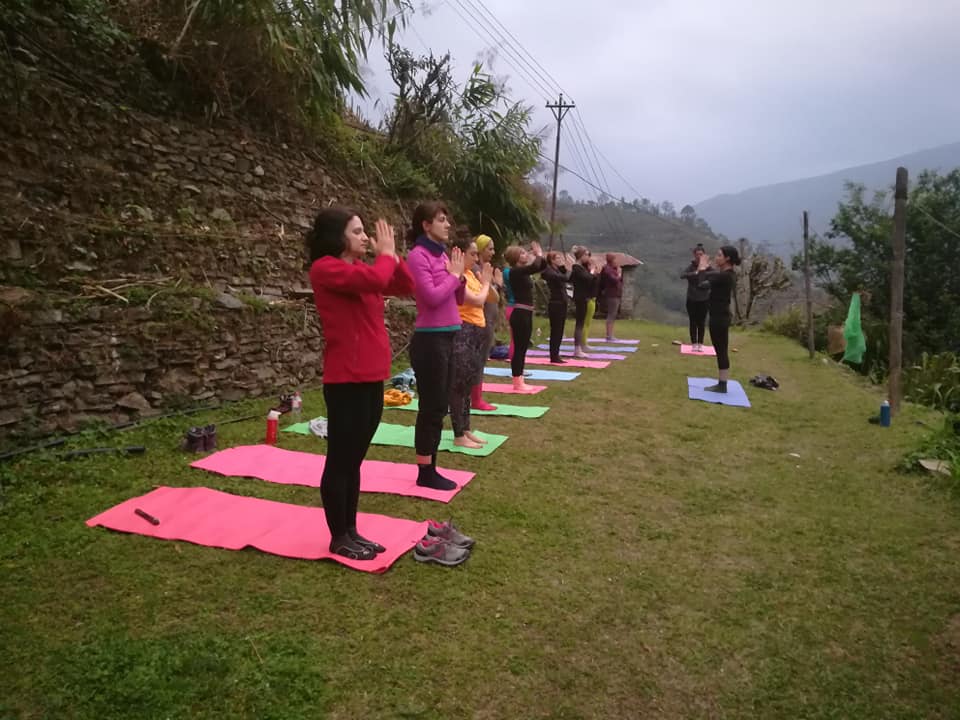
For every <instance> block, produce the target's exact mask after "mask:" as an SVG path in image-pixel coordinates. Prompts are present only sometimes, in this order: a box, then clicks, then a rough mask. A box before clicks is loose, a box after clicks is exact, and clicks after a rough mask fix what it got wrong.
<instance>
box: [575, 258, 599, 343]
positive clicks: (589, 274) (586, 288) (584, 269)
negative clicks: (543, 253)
mask: <svg viewBox="0 0 960 720" xmlns="http://www.w3.org/2000/svg"><path fill="white" fill-rule="evenodd" d="M573 257H574V259H575V260H576V262H575V263H574V265H573V268H572V269H571V270H570V284H571V285H573V308H574V313H575V314H574V317H575V323H574V326H573V356H574V357H575V358H585V357H586V356H587V355H586V352H585V351H586V350H587V349H588V347H589V343H588V342H587V340H588V338H587V331H588V328H589V322H588V319H589V318H590V317H591V313H592V312H593V309H594V308H595V307H596V298H597V289H598V287H599V285H600V278H599V277H597V274H598V273H599V270H597V269H595V268H593V266H592V265H591V262H590V258H591V255H590V251H589V250H587V248H585V247H583V246H582V245H581V246H579V247H577V248H575V249H574V251H573Z"/></svg>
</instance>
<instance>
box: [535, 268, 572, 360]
mask: <svg viewBox="0 0 960 720" xmlns="http://www.w3.org/2000/svg"><path fill="white" fill-rule="evenodd" d="M540 277H542V278H543V279H544V280H545V281H546V283H547V288H548V289H549V290H550V300H549V301H548V302H547V317H549V318H550V362H552V363H560V364H563V363H564V362H566V361H565V360H564V359H563V358H561V357H560V343H561V341H562V340H563V326H564V324H565V323H566V320H567V283H568V282H570V273H569V272H567V268H566V267H565V266H564V264H563V255H562V254H561V253H558V252H549V253H547V267H545V268H544V270H543V272H542V273H540Z"/></svg>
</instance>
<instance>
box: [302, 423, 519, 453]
mask: <svg viewBox="0 0 960 720" xmlns="http://www.w3.org/2000/svg"><path fill="white" fill-rule="evenodd" d="M283 432H294V433H298V434H300V435H310V434H311V433H310V423H305V422H302V423H297V424H296V425H290V426H289V427H285V428H284V429H283ZM413 433H414V427H413V425H391V424H390V423H380V426H379V427H378V428H377V432H376V434H375V435H374V436H373V440H372V441H371V442H372V443H373V444H374V445H395V446H397V447H408V448H412V447H414V443H413ZM474 434H475V435H476V436H477V437H481V438H483V439H484V440H486V441H487V444H486V445H484V446H483V447H482V448H479V449H477V450H473V449H471V448H462V447H457V446H456V445H454V444H453V430H444V431H443V435H442V436H441V438H440V447H439V449H440V450H446V451H448V452H456V453H463V454H464V455H475V456H477V457H485V456H487V455H490V454H491V453H492V452H493V451H494V450H496V449H497V448H498V447H500V446H501V445H503V444H504V443H505V442H506V441H507V436H506V435H494V434H493V433H485V432H480V431H479V430H478V431H477V432H475V433H474Z"/></svg>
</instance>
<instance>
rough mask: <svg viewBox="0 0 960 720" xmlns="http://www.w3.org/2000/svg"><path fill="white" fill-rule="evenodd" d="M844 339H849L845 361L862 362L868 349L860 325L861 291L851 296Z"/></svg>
mask: <svg viewBox="0 0 960 720" xmlns="http://www.w3.org/2000/svg"><path fill="white" fill-rule="evenodd" d="M843 339H844V340H846V341H847V348H846V350H844V351H843V360H844V362H849V363H854V364H855V365H859V364H860V363H862V362H863V354H864V353H865V352H866V351H867V338H866V337H865V336H864V334H863V327H861V325H860V293H854V294H853V297H852V298H850V310H848V311H847V321H846V322H845V323H844V324H843Z"/></svg>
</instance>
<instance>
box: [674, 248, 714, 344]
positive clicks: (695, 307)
mask: <svg viewBox="0 0 960 720" xmlns="http://www.w3.org/2000/svg"><path fill="white" fill-rule="evenodd" d="M706 254H707V251H706V250H704V249H703V245H702V244H698V245H697V246H696V247H695V248H694V249H693V260H692V261H691V262H690V264H689V265H688V266H687V269H686V270H684V271H683V272H682V273H680V277H681V278H682V279H684V280H686V281H687V316H688V317H689V318H690V344H691V345H692V346H693V351H694V352H703V331H704V326H705V325H706V324H707V306H708V304H709V300H710V288H709V287H708V288H701V287H700V281H699V280H698V279H697V273H698V272H699V269H700V267H699V266H700V258H702V257H704V256H706ZM708 263H709V260H708ZM708 268H709V265H708Z"/></svg>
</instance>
